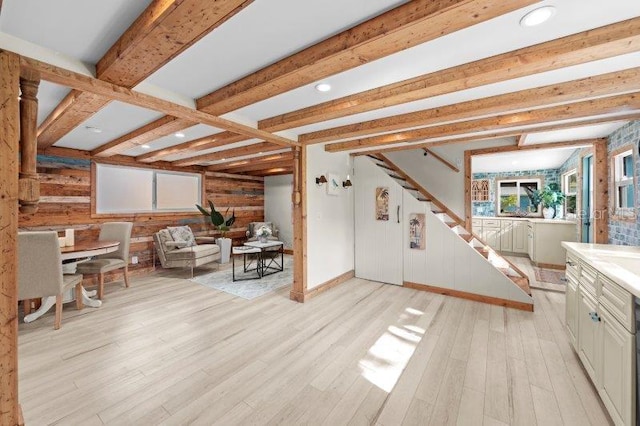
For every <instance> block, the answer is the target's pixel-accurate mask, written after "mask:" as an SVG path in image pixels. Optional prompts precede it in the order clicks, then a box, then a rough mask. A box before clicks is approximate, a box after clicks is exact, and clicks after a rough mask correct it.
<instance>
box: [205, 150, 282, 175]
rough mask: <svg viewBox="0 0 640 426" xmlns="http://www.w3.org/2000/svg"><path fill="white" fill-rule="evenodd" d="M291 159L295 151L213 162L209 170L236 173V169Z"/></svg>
mask: <svg viewBox="0 0 640 426" xmlns="http://www.w3.org/2000/svg"><path fill="white" fill-rule="evenodd" d="M291 160H293V153H292V152H283V153H281V154H271V155H263V156H261V157H252V158H248V159H245V160H237V161H228V162H225V163H219V164H213V165H211V166H209V167H207V170H210V171H212V172H226V173H235V172H234V170H242V169H245V168H247V167H251V166H256V165H260V166H261V167H265V165H270V164H273V163H278V162H282V161H291Z"/></svg>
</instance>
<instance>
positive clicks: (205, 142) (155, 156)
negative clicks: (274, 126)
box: [136, 132, 247, 163]
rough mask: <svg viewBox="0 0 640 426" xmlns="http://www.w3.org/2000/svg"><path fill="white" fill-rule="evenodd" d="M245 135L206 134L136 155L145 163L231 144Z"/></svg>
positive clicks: (230, 133)
mask: <svg viewBox="0 0 640 426" xmlns="http://www.w3.org/2000/svg"><path fill="white" fill-rule="evenodd" d="M245 140H247V138H246V137H245V136H241V135H238V134H237V133H233V132H220V133H216V134H213V135H210V136H205V137H203V138H200V139H195V140H192V141H188V142H184V143H181V144H178V145H174V146H170V147H168V148H163V149H159V150H157V151H152V152H147V153H146V154H142V155H139V156H137V157H136V160H138V161H142V162H145V163H150V162H153V161H158V160H161V159H162V158H165V157H168V156H170V155H174V154H181V153H185V152H197V151H204V150H206V149H212V148H217V147H219V146H224V145H229V144H232V143H235V142H241V141H245Z"/></svg>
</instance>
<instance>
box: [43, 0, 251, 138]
mask: <svg viewBox="0 0 640 426" xmlns="http://www.w3.org/2000/svg"><path fill="white" fill-rule="evenodd" d="M252 1H253V0H221V1H216V2H210V1H208V0H184V1H182V0H155V1H153V2H152V3H151V4H150V5H149V6H148V7H147V9H146V10H145V11H144V12H143V13H142V14H141V15H140V16H139V17H138V19H136V21H135V22H134V23H133V24H132V25H131V26H130V27H129V28H128V29H127V31H125V33H124V34H122V36H121V37H120V39H119V40H118V41H117V42H116V43H115V44H114V45H113V46H112V47H111V48H110V49H109V50H108V51H107V53H106V54H105V55H104V56H103V57H102V59H100V61H99V62H98V63H97V64H96V77H97V78H98V79H100V80H104V81H107V82H110V83H114V84H117V85H118V86H123V87H127V88H133V87H134V86H135V85H137V84H138V83H140V82H141V81H143V80H144V79H145V78H147V77H148V76H149V75H151V74H152V73H153V72H154V71H156V70H157V69H159V68H160V67H161V66H162V65H164V64H166V63H167V62H169V61H170V60H171V59H173V58H174V57H176V56H177V55H178V54H179V53H181V52H183V51H184V50H186V49H187V48H189V47H190V46H191V45H193V44H194V43H196V42H197V41H198V40H200V39H201V38H202V37H203V36H205V35H206V34H208V33H209V32H211V31H212V30H214V29H215V28H217V27H218V26H220V25H221V24H222V23H224V22H225V21H227V20H228V19H229V18H230V17H232V16H234V15H235V14H236V13H238V12H239V11H240V10H242V9H243V8H244V7H246V6H247V5H248V4H250V3H251V2H252ZM109 102H110V99H108V98H104V97H100V96H98V95H96V94H94V93H88V92H80V91H77V90H72V91H71V92H70V93H69V94H68V95H67V97H66V98H65V99H64V100H63V101H62V102H61V103H60V104H59V105H58V106H57V107H56V108H55V109H54V111H53V112H52V113H51V114H50V115H49V117H47V119H46V120H45V121H44V122H43V123H42V125H41V126H40V129H39V132H38V133H39V134H38V145H39V146H40V147H41V148H45V147H48V146H51V145H53V144H54V143H55V142H57V141H58V140H59V139H60V138H61V137H62V136H64V135H65V134H67V133H69V132H70V131H71V130H73V129H74V128H75V127H77V126H78V125H80V124H81V123H82V122H84V121H85V120H86V119H88V118H89V117H91V116H92V115H93V114H94V113H96V112H97V111H99V110H100V109H101V108H103V107H104V106H105V105H107V104H108V103H109ZM185 127H188V126H185Z"/></svg>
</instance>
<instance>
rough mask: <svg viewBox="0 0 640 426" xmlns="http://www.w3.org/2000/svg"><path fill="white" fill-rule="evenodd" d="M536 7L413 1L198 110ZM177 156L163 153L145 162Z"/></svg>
mask: <svg viewBox="0 0 640 426" xmlns="http://www.w3.org/2000/svg"><path fill="white" fill-rule="evenodd" d="M534 3H536V1H535V0H513V1H509V2H504V1H500V0H414V1H410V2H407V3H406V4H403V5H400V6H398V7H396V8H394V9H392V10H390V11H388V12H386V13H383V14H381V15H379V16H377V17H375V18H372V19H370V20H368V21H366V22H363V23H361V24H359V25H356V26H355V27H353V28H351V29H348V30H346V31H343V32H341V33H339V34H337V35H335V36H333V37H330V38H328V39H326V40H324V41H321V42H319V43H317V44H315V45H313V46H310V47H308V48H306V49H304V50H302V51H300V52H297V53H295V54H293V55H290V56H288V57H287V58H284V59H282V60H280V61H278V62H276V63H274V64H272V65H269V66H267V67H265V68H263V69H261V70H259V71H257V72H255V73H253V74H251V75H248V76H247V77H244V78H242V79H240V80H237V81H235V82H234V83H231V84H229V85H227V86H225V87H222V88H220V89H218V90H216V91H214V92H212V93H210V94H208V95H205V96H203V97H202V98H200V99H198V100H197V107H198V109H201V110H203V111H206V112H209V113H211V114H214V115H223V114H226V113H228V112H230V111H234V110H237V109H239V108H242V107H244V106H247V105H250V104H253V103H256V102H259V101H263V100H265V99H268V98H271V97H273V96H276V95H279V94H282V93H285V92H287V91H289V90H292V89H295V88H298V87H301V86H304V85H306V84H310V83H313V82H315V81H317V80H319V79H322V78H326V77H329V76H331V75H335V74H337V73H340V72H343V71H347V70H349V69H352V68H355V67H358V66H360V65H362V64H363V63H367V62H370V61H373V60H376V59H379V58H382V57H385V56H388V55H391V54H393V53H397V52H400V51H402V50H405V49H408V48H410V47H413V46H417V45H419V44H421V43H425V42H427V41H430V40H433V39H436V38H438V37H442V36H444V35H446V34H449V33H452V32H455V31H458V30H461V29H464V28H467V27H470V26H473V25H475V24H478V23H480V22H483V21H486V20H489V19H492V18H495V17H496V16H499V15H503V14H505V13H508V12H511V11H514V10H517V9H519V8H522V7H525V6H528V5H531V4H534ZM242 140H246V138H242V137H240V138H237V137H236V138H234V142H240V141H242ZM230 143H233V142H230ZM203 149H208V148H202V147H195V148H194V147H191V146H189V145H183V146H182V148H181V151H182V152H184V151H188V152H196V151H198V150H203ZM174 153H175V151H174V152H170V151H166V150H163V151H162V152H159V153H158V156H155V157H148V158H145V159H143V161H155V160H157V159H160V158H163V157H166V156H168V155H172V154H174Z"/></svg>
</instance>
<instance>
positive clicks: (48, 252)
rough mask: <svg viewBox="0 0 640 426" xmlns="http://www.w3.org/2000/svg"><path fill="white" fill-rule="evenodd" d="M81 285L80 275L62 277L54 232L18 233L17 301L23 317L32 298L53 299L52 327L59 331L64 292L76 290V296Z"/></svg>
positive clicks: (46, 307)
mask: <svg viewBox="0 0 640 426" xmlns="http://www.w3.org/2000/svg"><path fill="white" fill-rule="evenodd" d="M81 285H82V275H79V274H72V275H63V274H62V259H61V256H60V246H59V243H58V233H57V232H55V231H50V232H19V233H18V300H22V301H24V302H23V304H24V306H25V316H26V314H29V312H30V304H31V300H32V299H40V298H44V297H55V306H56V314H55V320H54V324H53V328H54V329H56V330H58V329H59V328H60V325H61V323H62V294H63V292H64V291H66V290H69V289H71V288H73V287H75V288H76V294H78V291H79V290H80V286H81ZM44 305H45V307H44V308H42V309H50V308H51V304H47V303H46V302H45V303H44ZM27 306H28V307H27ZM25 321H26V322H28V321H29V320H28V319H27V318H25Z"/></svg>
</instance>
